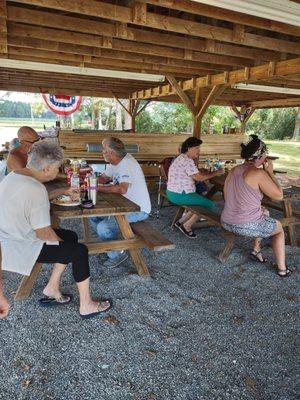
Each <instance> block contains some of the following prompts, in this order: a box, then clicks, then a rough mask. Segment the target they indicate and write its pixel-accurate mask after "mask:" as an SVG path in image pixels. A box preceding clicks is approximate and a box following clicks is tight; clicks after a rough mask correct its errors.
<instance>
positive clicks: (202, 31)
mask: <svg viewBox="0 0 300 400" xmlns="http://www.w3.org/2000/svg"><path fill="white" fill-rule="evenodd" d="M12 2H16V3H22V4H29V5H35V6H40V7H47V8H50V9H55V10H60V11H65V12H70V13H77V14H80V13H81V12H82V1H80V0H65V1H63V2H62V1H56V0H12ZM84 12H85V15H89V16H93V17H99V18H108V19H111V20H114V21H118V22H122V23H129V24H130V23H134V24H136V25H139V26H144V27H149V28H154V29H161V30H165V31H169V32H176V33H181V34H186V33H187V32H193V36H198V37H203V38H207V39H215V40H220V41H224V42H228V43H237V42H236V40H235V39H234V35H233V29H229V28H223V27H219V26H214V25H209V24H203V23H199V22H193V21H189V20H184V19H181V18H174V17H168V16H163V22H164V23H163V24H162V16H160V15H158V14H155V13H151V12H147V13H146V16H144V17H143V19H137V20H134V19H133V18H134V13H133V11H132V8H130V7H124V6H118V5H114V4H109V3H102V2H99V1H95V0H89V1H88V2H85V5H84ZM243 45H244V46H254V47H258V48H261V49H270V50H274V51H280V52H286V53H291V54H299V55H300V46H299V45H298V43H295V42H292V41H288V40H284V39H277V38H274V37H272V38H271V37H268V36H262V35H258V34H253V33H245V35H244V39H243Z"/></svg>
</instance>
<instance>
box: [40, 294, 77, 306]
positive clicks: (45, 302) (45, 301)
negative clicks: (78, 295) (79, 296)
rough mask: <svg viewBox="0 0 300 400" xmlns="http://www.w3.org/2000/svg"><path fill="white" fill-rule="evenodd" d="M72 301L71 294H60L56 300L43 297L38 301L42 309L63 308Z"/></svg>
mask: <svg viewBox="0 0 300 400" xmlns="http://www.w3.org/2000/svg"><path fill="white" fill-rule="evenodd" d="M72 299H73V296H72V295H71V294H66V293H62V295H61V296H60V297H58V298H55V297H48V296H45V297H43V298H42V299H40V300H39V303H40V305H41V306H42V307H55V306H64V305H65V304H69V303H70V302H71V301H72Z"/></svg>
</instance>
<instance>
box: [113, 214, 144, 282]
mask: <svg viewBox="0 0 300 400" xmlns="http://www.w3.org/2000/svg"><path fill="white" fill-rule="evenodd" d="M116 220H117V222H118V224H119V227H120V231H121V233H122V235H123V237H124V239H132V238H134V233H133V232H132V229H131V226H130V224H129V222H128V219H127V217H126V216H125V215H116ZM129 254H130V255H131V258H132V261H133V263H134V265H135V266H136V269H137V272H138V274H139V275H140V276H150V273H149V271H148V268H147V265H146V263H145V261H144V260H143V257H142V256H141V252H140V250H138V249H136V250H135V249H134V250H129Z"/></svg>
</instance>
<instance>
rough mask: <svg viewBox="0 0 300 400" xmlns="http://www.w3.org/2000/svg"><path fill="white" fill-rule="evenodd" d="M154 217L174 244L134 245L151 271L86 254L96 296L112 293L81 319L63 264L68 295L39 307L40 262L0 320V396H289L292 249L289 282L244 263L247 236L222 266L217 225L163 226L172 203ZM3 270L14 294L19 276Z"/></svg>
mask: <svg viewBox="0 0 300 400" xmlns="http://www.w3.org/2000/svg"><path fill="white" fill-rule="evenodd" d="M162 214H163V215H162V216H161V218H160V219H156V218H152V219H150V222H151V223H152V224H153V225H155V226H156V227H157V228H159V229H160V230H161V231H162V232H164V233H165V234H166V236H168V237H169V238H170V239H171V240H173V241H174V243H175V244H176V248H175V250H171V251H165V252H158V253H153V252H150V251H148V250H144V251H143V254H144V257H145V259H146V261H147V264H148V266H149V267H150V271H151V276H152V278H147V279H145V278H140V277H139V276H138V275H137V274H136V273H135V270H134V268H133V266H132V264H131V262H130V261H126V262H125V263H124V265H123V266H122V267H119V268H117V269H111V270H108V269H104V267H103V266H102V265H101V264H102V262H103V260H104V259H105V257H104V256H103V255H101V256H93V257H91V273H92V291H93V293H94V295H95V296H98V297H99V296H104V297H106V296H109V297H112V298H113V299H114V303H115V306H114V308H113V310H112V311H111V312H110V313H109V315H108V316H106V317H101V318H97V319H94V320H91V321H82V320H81V319H80V318H79V316H78V312H77V306H78V296H77V293H76V288H75V286H74V284H73V280H72V276H71V271H70V268H68V270H67V271H66V273H65V274H64V277H63V287H64V290H65V291H70V292H71V293H73V294H74V301H73V302H72V303H71V304H70V305H68V306H64V307H59V308H55V309H54V308H53V309H43V308H41V307H39V305H38V302H37V300H38V299H39V297H40V295H41V291H42V288H43V286H44V285H45V283H46V281H47V279H48V277H49V274H50V268H49V266H44V267H43V271H42V273H41V274H40V276H39V278H38V281H37V284H36V286H35V287H34V292H33V294H32V296H31V297H30V298H29V299H28V300H26V301H23V302H20V303H18V304H16V305H14V307H13V309H12V310H11V313H10V315H9V317H8V318H7V320H5V321H3V322H1V323H0V331H1V346H0V399H1V400H2V399H3V400H12V399H24V400H25V399H26V400H27V399H28V400H29V399H34V400H46V399H47V400H48V399H49V400H50V399H55V400H64V399H66V400H79V399H80V400H85V399H88V400H96V399H97V400H127V399H128V400H129V399H132V400H167V399H168V400H169V399H170V400H171V399H172V400H196V399H199V400H200V399H203V400H204V399H205V400H217V399H230V400H243V399H257V400H258V399H259V400H292V399H296V398H297V391H296V383H297V368H298V367H299V365H297V361H298V360H299V353H298V350H299V343H297V334H298V333H299V291H298V288H297V283H299V266H300V249H299V248H291V247H289V246H287V261H288V264H289V265H291V266H294V270H295V272H294V274H293V275H292V276H291V277H290V278H288V279H286V280H284V279H280V278H279V277H278V276H276V274H275V273H274V270H273V269H272V268H271V267H270V266H265V265H261V264H259V263H256V262H253V261H251V260H250V259H249V258H248V256H247V254H248V252H249V248H250V243H249V242H245V241H241V242H240V243H238V245H237V246H236V247H235V249H234V251H233V254H232V256H231V257H230V259H229V261H228V262H227V263H226V265H221V264H220V262H219V261H217V260H216V255H217V254H218V252H219V250H220V248H221V246H222V245H223V240H222V239H220V236H219V235H218V233H219V232H218V229H217V228H207V229H203V230H201V231H198V238H197V239H196V240H191V239H188V238H185V237H184V236H183V235H182V233H180V232H179V231H172V230H171V229H170V228H169V224H170V221H171V218H172V217H173V215H174V208H165V209H163V213H162ZM65 227H69V228H70V227H72V229H74V230H78V229H79V228H78V226H77V223H76V222H75V221H69V222H68V223H66V224H65ZM79 233H80V232H79ZM266 244H267V243H266ZM266 254H269V255H271V250H270V248H267V249H266ZM297 266H298V269H297ZM4 278H5V290H6V291H7V293H8V294H12V292H13V291H14V290H15V289H16V287H17V285H18V282H19V280H20V277H19V276H17V275H16V274H11V273H4ZM10 297H11V295H10ZM298 338H299V335H298ZM297 353H298V354H297ZM298 372H299V369H298ZM298 381H299V380H298ZM298 395H299V392H298ZM298 398H299V397H298Z"/></svg>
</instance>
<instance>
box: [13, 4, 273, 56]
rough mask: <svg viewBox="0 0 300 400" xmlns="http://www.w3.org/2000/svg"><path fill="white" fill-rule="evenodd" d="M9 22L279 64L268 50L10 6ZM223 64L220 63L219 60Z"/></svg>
mask: <svg viewBox="0 0 300 400" xmlns="http://www.w3.org/2000/svg"><path fill="white" fill-rule="evenodd" d="M8 20H9V21H11V22H19V23H26V24H32V25H38V26H42V27H49V28H51V27H52V28H56V29H61V27H64V30H70V31H74V32H76V31H78V30H79V27H80V32H81V33H90V34H93V35H100V36H102V35H103V36H105V35H107V36H110V37H116V38H120V39H125V40H131V41H136V42H143V43H151V44H158V45H163V46H169V47H173V48H174V47H175V48H176V49H177V48H181V49H189V50H195V51H198V52H203V53H213V54H214V55H215V54H218V55H225V56H230V57H232V55H233V54H238V55H239V57H236V58H237V60H236V61H237V62H241V61H239V58H247V59H253V60H262V61H270V60H272V61H276V60H278V61H279V60H280V54H279V53H276V52H274V51H269V50H260V49H253V48H247V47H245V46H237V45H231V44H225V43H217V42H216V41H215V40H213V39H198V38H195V37H189V38H187V37H183V36H178V35H176V36H175V35H173V34H172V35H171V34H167V33H158V32H150V31H143V30H141V29H136V28H132V27H130V28H129V27H127V25H126V24H124V23H121V22H118V21H117V22H114V24H112V23H104V22H102V21H101V22H100V21H99V22H98V21H93V20H89V21H87V20H86V19H83V18H78V17H71V16H65V15H57V14H56V15H55V14H54V13H53V12H52V13H51V12H46V11H37V10H28V9H22V8H19V7H14V6H8ZM219 62H220V60H219Z"/></svg>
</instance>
